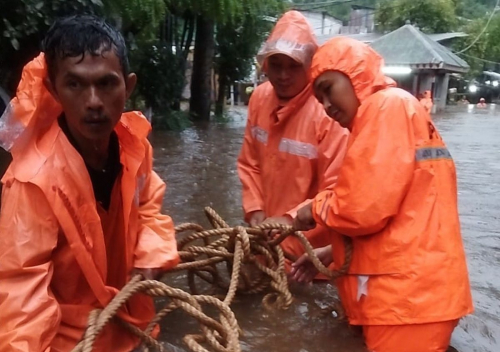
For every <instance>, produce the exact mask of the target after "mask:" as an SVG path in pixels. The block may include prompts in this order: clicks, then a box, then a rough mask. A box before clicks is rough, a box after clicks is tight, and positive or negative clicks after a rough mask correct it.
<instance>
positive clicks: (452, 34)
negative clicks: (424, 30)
mask: <svg viewBox="0 0 500 352" xmlns="http://www.w3.org/2000/svg"><path fill="white" fill-rule="evenodd" d="M427 36H428V37H429V38H431V39H432V40H434V41H436V42H442V41H443V40H448V39H454V38H463V37H468V36H469V35H468V34H467V33H463V32H450V33H436V34H427Z"/></svg>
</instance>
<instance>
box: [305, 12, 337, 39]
mask: <svg viewBox="0 0 500 352" xmlns="http://www.w3.org/2000/svg"><path fill="white" fill-rule="evenodd" d="M300 12H301V13H302V14H303V15H304V17H305V18H306V20H307V22H309V24H310V25H311V27H312V29H313V31H314V34H315V35H316V36H318V35H323V34H339V33H340V29H341V28H342V21H341V20H339V19H336V18H335V17H332V16H330V15H327V14H323V13H318V12H311V11H300Z"/></svg>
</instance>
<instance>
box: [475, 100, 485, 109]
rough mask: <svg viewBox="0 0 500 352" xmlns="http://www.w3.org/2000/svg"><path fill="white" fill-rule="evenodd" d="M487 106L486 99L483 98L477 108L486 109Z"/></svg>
mask: <svg viewBox="0 0 500 352" xmlns="http://www.w3.org/2000/svg"><path fill="white" fill-rule="evenodd" d="M486 106H487V105H486V99H484V98H481V99H479V103H477V105H476V107H478V108H485V107H486Z"/></svg>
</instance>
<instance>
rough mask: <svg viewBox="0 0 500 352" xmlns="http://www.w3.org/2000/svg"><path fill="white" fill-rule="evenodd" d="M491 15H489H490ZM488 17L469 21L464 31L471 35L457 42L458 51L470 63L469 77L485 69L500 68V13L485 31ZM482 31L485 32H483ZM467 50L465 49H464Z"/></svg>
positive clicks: (496, 69) (456, 48)
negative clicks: (499, 39)
mask: <svg viewBox="0 0 500 352" xmlns="http://www.w3.org/2000/svg"><path fill="white" fill-rule="evenodd" d="M488 17H489V16H488ZM487 21H488V18H486V17H485V18H481V19H477V20H475V21H473V22H471V23H469V24H468V25H467V26H466V27H465V28H464V31H465V32H466V33H467V34H469V36H467V37H465V38H462V39H461V40H459V41H457V43H455V45H454V47H455V50H456V52H458V53H460V54H459V55H462V56H463V58H464V59H465V60H466V61H467V62H468V63H469V65H470V67H471V69H470V71H469V72H468V74H467V75H468V76H469V77H475V76H477V75H479V74H480V73H481V72H482V71H484V70H495V71H498V70H499V69H500V64H498V62H500V42H499V41H498V38H500V13H498V14H496V15H495V16H494V17H493V18H492V20H491V22H490V23H489V25H488V27H487V29H486V30H485V31H484V32H483V30H484V28H485V26H486V23H487ZM481 32H483V33H482V34H481ZM464 50H465V51H464Z"/></svg>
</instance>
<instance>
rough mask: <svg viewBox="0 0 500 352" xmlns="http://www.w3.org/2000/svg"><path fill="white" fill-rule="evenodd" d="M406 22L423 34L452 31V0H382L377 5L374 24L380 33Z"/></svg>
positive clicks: (453, 22)
mask: <svg viewBox="0 0 500 352" xmlns="http://www.w3.org/2000/svg"><path fill="white" fill-rule="evenodd" d="M406 21H410V22H411V23H412V24H417V25H418V26H419V27H420V30H421V31H423V32H425V33H440V32H449V31H453V30H455V29H456V27H457V18H456V15H455V5H454V2H453V1H452V0H417V1H415V0H383V1H382V2H380V3H379V4H378V7H377V12H376V22H377V24H378V28H379V30H381V31H392V30H395V29H397V28H399V27H401V26H403V25H404V24H405V23H406Z"/></svg>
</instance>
